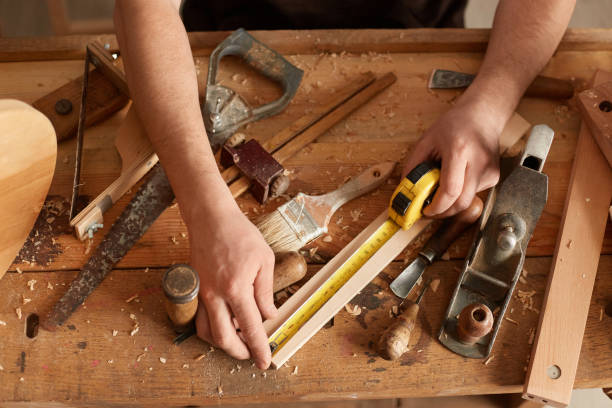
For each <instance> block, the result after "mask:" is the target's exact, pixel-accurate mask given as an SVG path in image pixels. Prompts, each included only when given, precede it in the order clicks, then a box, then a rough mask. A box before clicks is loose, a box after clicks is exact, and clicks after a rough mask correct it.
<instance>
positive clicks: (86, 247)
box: [83, 238, 93, 255]
mask: <svg viewBox="0 0 612 408" xmlns="http://www.w3.org/2000/svg"><path fill="white" fill-rule="evenodd" d="M92 244H93V239H91V238H89V239H88V240H87V242H85V251H84V252H83V253H84V254H85V255H87V254H88V253H89V252H90V251H91V246H92Z"/></svg>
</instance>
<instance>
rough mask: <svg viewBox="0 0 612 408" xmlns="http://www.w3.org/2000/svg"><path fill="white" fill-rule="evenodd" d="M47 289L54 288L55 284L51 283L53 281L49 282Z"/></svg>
mask: <svg viewBox="0 0 612 408" xmlns="http://www.w3.org/2000/svg"><path fill="white" fill-rule="evenodd" d="M47 289H51V290H53V285H52V284H51V282H47Z"/></svg>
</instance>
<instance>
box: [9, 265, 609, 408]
mask: <svg viewBox="0 0 612 408" xmlns="http://www.w3.org/2000/svg"><path fill="white" fill-rule="evenodd" d="M461 264H462V262H461V261H448V262H446V261H440V262H438V263H436V264H434V265H433V266H432V267H431V268H430V269H428V270H427V272H426V278H427V277H432V278H435V277H437V278H440V279H441V283H440V286H439V288H438V290H437V291H436V292H428V293H427V294H426V295H425V297H424V298H423V304H422V308H421V314H420V316H419V323H418V325H417V329H416V330H415V333H414V336H413V338H412V342H411V348H412V350H413V351H411V352H409V353H407V354H406V355H405V356H404V357H402V359H400V360H398V361H396V362H389V361H386V360H383V359H382V358H379V357H377V356H376V355H375V348H374V347H375V343H376V341H377V340H378V336H379V335H380V333H381V331H382V329H383V328H384V327H386V326H387V325H388V324H389V323H390V322H391V321H392V317H390V314H389V312H390V310H391V308H392V306H393V305H397V304H398V303H399V300H398V299H397V298H396V297H395V296H394V295H392V294H391V292H390V291H389V290H388V284H389V283H390V282H391V280H392V279H393V278H394V277H395V276H396V275H397V274H399V272H400V271H401V270H402V267H403V266H404V265H403V263H402V262H394V263H393V264H392V265H390V266H389V267H387V268H386V269H385V270H384V271H383V272H382V273H381V274H380V275H379V276H378V277H377V278H376V279H375V280H374V281H373V282H372V283H371V284H369V285H368V286H366V288H365V289H364V290H363V291H362V292H361V294H359V295H358V296H356V297H355V298H354V299H353V300H352V301H351V304H354V305H359V306H360V308H361V310H362V312H361V314H360V315H359V316H351V315H349V314H348V313H347V312H345V311H341V312H340V313H338V315H337V316H336V318H335V319H334V326H333V327H332V328H329V329H323V330H321V331H319V333H317V334H316V335H315V336H314V337H313V338H312V339H311V341H309V342H308V343H307V344H306V345H305V346H304V347H303V348H302V349H301V350H300V351H299V352H298V353H297V354H296V355H295V356H294V357H293V358H292V359H291V360H290V361H289V363H288V367H283V368H281V369H280V370H268V371H267V374H266V377H263V376H262V372H261V371H259V370H257V369H256V368H255V367H252V366H251V363H250V362H237V361H235V360H233V359H231V358H229V357H228V356H227V355H225V353H222V352H220V351H218V350H216V351H213V352H209V347H208V345H206V344H205V343H203V342H201V341H199V340H197V339H195V338H194V339H190V340H188V341H187V342H185V343H184V344H182V345H181V346H179V347H177V346H174V345H172V343H171V339H172V337H173V333H172V330H171V326H170V323H169V322H168V319H167V317H166V315H165V311H164V306H163V303H162V292H161V289H160V288H159V282H160V279H161V274H162V273H163V269H150V270H148V272H145V270H143V269H139V270H115V271H113V272H112V273H111V274H110V276H109V277H108V278H107V279H106V280H105V281H104V282H103V283H102V284H101V285H100V287H99V288H98V289H97V290H96V291H95V292H94V293H93V294H92V295H91V297H90V298H89V299H88V300H87V301H86V302H85V307H83V308H80V309H79V310H77V311H76V312H75V314H74V315H73V316H72V318H71V321H70V325H67V326H65V327H62V328H60V329H58V331H57V332H55V333H49V332H45V331H40V332H39V333H38V335H37V337H36V338H33V339H30V338H28V337H27V336H26V335H25V334H24V325H25V321H24V318H25V317H27V316H28V315H29V314H31V313H37V314H44V313H45V312H46V311H47V310H49V308H50V307H51V306H52V305H53V304H54V303H55V302H56V301H57V299H58V298H59V297H60V296H61V294H62V290H61V289H62V288H64V286H63V284H69V283H70V281H71V280H72V278H73V277H74V276H75V275H76V271H69V272H43V273H41V272H30V273H23V274H18V273H9V274H7V275H6V276H5V277H4V278H3V279H2V280H0V293H2V294H3V296H0V320H2V321H5V322H6V323H7V325H6V326H0V336H2V345H3V347H1V348H0V364H1V365H2V366H3V367H4V370H3V371H0V401H2V402H4V401H7V402H8V401H13V402H19V401H22V402H24V403H25V402H26V401H36V402H44V401H56V402H58V403H65V404H66V405H74V406H82V405H85V404H87V403H89V404H91V405H94V404H96V403H97V404H98V405H103V404H106V406H108V405H112V404H114V405H120V406H128V405H136V404H139V405H147V404H151V405H153V404H160V405H165V406H178V405H211V404H218V403H224V404H225V403H227V404H229V403H247V402H253V403H254V402H272V401H274V402H276V403H279V402H283V401H287V402H289V401H291V402H295V401H320V400H341V399H362V398H364V399H367V398H409V397H410V398H414V397H427V396H444V395H450V394H453V395H461V394H482V393H510V392H515V393H516V392H519V391H520V390H521V387H522V383H523V381H524V376H525V371H524V370H525V367H526V365H527V359H528V355H529V349H530V347H531V346H530V345H529V335H530V330H531V329H533V328H535V327H536V324H537V319H538V315H537V313H536V312H533V311H528V310H526V311H524V313H525V314H522V313H523V309H522V303H521V302H520V301H519V299H517V297H516V296H513V298H512V300H511V303H510V306H509V309H508V312H510V311H512V313H510V314H509V315H508V316H510V317H512V318H513V319H515V320H517V321H518V322H519V324H518V325H514V324H510V323H508V322H506V323H504V324H503V325H502V327H501V329H500V332H499V337H498V340H497V342H496V344H495V347H494V349H493V354H494V355H495V358H494V359H493V361H491V363H490V364H488V365H487V366H484V365H483V363H482V361H480V360H471V359H464V358H462V357H460V356H457V355H455V354H453V353H451V352H449V351H448V350H446V349H445V348H444V347H443V346H442V345H441V344H439V342H437V341H436V340H435V338H436V333H437V332H438V330H439V325H440V323H441V321H442V318H443V315H444V312H445V309H446V306H447V304H448V299H449V297H450V294H451V292H452V290H453V287H454V283H455V282H456V279H457V277H458V274H459V270H460V267H461ZM550 264H551V262H550V259H549V258H529V259H527V261H526V265H525V269H526V270H527V271H528V272H529V274H528V276H527V282H526V283H522V282H519V284H518V289H520V290H524V291H528V290H535V291H536V294H535V295H534V297H533V298H534V307H535V308H536V309H539V308H540V305H541V302H542V298H543V294H544V287H545V285H546V279H547V274H548V271H549V269H550ZM318 269H319V268H318V267H316V266H311V267H309V276H312V275H313V274H314V273H316V271H317V270H318ZM32 279H35V280H36V281H37V282H36V284H35V286H34V290H33V291H30V290H29V288H28V285H27V282H28V281H30V280H32ZM49 283H51V285H52V287H53V288H54V289H48V288H47V285H48V284H49ZM610 293H612V256H603V257H602V259H601V263H600V265H599V273H598V276H597V280H596V285H595V291H594V293H593V298H592V301H591V306H590V310H589V319H588V321H587V327H586V336H585V341H584V345H583V347H582V350H581V358H580V363H579V367H578V375H577V379H576V384H575V386H576V387H577V388H593V387H603V386H610V385H612V372H611V371H610V365H611V364H612V356H611V355H610V353H609V350H610V347H612V339H611V338H610V336H609V333H610V332H611V331H612V317H611V316H609V315H608V314H606V313H603V315H601V320H600V311H601V310H603V309H604V308H605V307H606V305H607V304H608V303H609V301H610V299H609V294H610ZM134 294H139V297H138V300H139V301H138V302H136V301H133V302H131V303H125V300H126V299H128V298H129V297H131V296H132V295H134ZM22 295H24V296H25V297H27V298H30V299H31V302H29V303H27V304H25V305H23V300H22ZM16 307H21V309H22V312H23V315H24V317H22V320H19V319H18V318H17V315H16V314H15V308H16ZM122 309H123V310H122ZM130 313H133V314H134V315H135V316H136V320H137V321H138V322H139V325H140V330H139V332H138V333H137V334H136V335H134V336H133V337H131V336H130V335H129V332H130V330H131V329H132V327H133V320H131V319H130V317H129V315H130ZM113 329H114V330H118V334H117V336H115V337H113V335H112V330H113ZM144 347H147V348H148V351H146V352H145V351H144ZM418 350H422V351H421V352H418ZM22 352H23V353H25V354H24V357H23V359H22V357H21V356H22V354H21V353H22ZM201 353H203V354H205V355H206V357H204V359H202V360H201V361H198V362H196V361H194V358H195V357H196V356H198V355H200V354H201ZM140 354H144V356H143V357H142V358H141V361H139V362H137V361H136V359H137V357H138V356H139V355H140ZM159 357H164V358H166V359H167V362H166V364H162V363H161V362H160V361H159ZM108 360H113V362H112V363H108ZM22 361H23V363H22ZM321 362H324V364H322V363H321ZM183 364H188V365H189V368H182V367H183ZM237 364H240V365H241V370H240V371H238V369H237ZM22 366H23V372H22ZM295 366H298V373H297V374H295V375H292V372H293V370H294V367H295ZM149 367H152V370H149ZM232 369H234V372H233V374H232ZM457 373H462V374H461V375H458V374H457ZM253 374H255V377H254V378H253ZM21 377H23V378H24V381H23V382H22V381H20V380H19V378H21ZM169 378H171V379H172V381H169V380H168V379H169ZM218 385H221V386H222V388H223V393H224V395H223V397H222V398H219V396H218V393H217V386H218ZM2 402H0V405H2Z"/></svg>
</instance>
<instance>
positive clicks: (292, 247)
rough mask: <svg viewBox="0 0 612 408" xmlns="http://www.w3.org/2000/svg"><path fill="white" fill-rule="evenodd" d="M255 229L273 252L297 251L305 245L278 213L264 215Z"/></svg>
mask: <svg viewBox="0 0 612 408" xmlns="http://www.w3.org/2000/svg"><path fill="white" fill-rule="evenodd" d="M257 228H258V229H259V231H260V232H261V235H263V237H264V239H265V240H266V242H267V243H268V245H270V248H272V250H273V251H274V252H287V251H298V250H299V249H300V248H302V247H303V246H304V245H305V243H304V242H302V241H301V240H300V239H299V238H298V236H297V235H296V234H295V232H294V231H293V230H292V229H291V227H290V226H289V224H287V221H286V220H285V219H284V218H283V217H282V215H280V213H279V212H278V211H273V212H272V213H270V214H266V215H264V216H263V217H262V218H261V219H260V220H259V222H258V223H257Z"/></svg>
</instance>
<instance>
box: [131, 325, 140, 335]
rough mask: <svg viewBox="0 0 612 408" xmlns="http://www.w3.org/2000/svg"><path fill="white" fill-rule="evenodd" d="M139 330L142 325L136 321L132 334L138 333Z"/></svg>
mask: <svg viewBox="0 0 612 408" xmlns="http://www.w3.org/2000/svg"><path fill="white" fill-rule="evenodd" d="M138 330H140V327H139V326H138V323H136V324H135V325H134V328H133V329H132V331H130V336H133V335H135V334H136V333H138Z"/></svg>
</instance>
